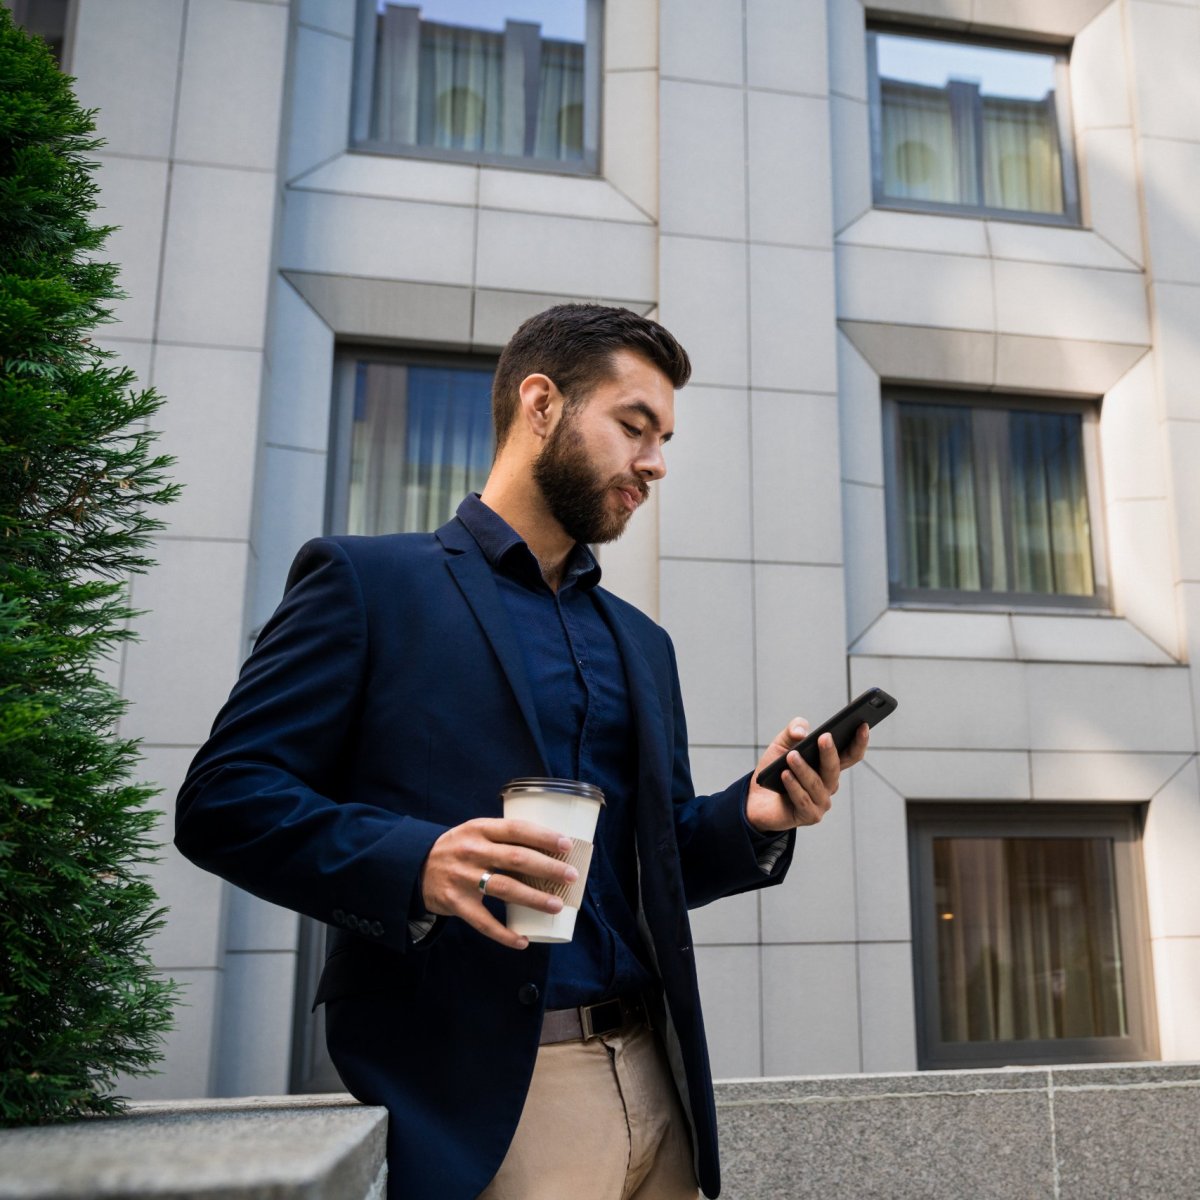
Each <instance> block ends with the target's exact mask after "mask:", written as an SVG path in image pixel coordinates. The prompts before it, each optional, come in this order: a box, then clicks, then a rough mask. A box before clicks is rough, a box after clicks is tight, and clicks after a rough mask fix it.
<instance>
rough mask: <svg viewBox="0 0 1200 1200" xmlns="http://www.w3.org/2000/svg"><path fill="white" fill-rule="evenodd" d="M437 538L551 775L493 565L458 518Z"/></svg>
mask: <svg viewBox="0 0 1200 1200" xmlns="http://www.w3.org/2000/svg"><path fill="white" fill-rule="evenodd" d="M437 536H438V538H439V539H440V540H441V542H442V544H443V545H444V546H445V547H446V548H447V549H448V550H450V551H451V553H450V555H449V556H448V557H447V559H446V566H447V568H448V569H449V571H450V574H451V575H452V576H453V577H454V581H455V583H457V584H458V587H459V590H460V591H461V592H462V594H463V598H464V599H465V600H466V602H467V604H468V605H470V607H471V611H472V612H473V613H474V614H475V619H476V620H477V621H478V622H479V625H480V628H482V630H483V632H484V634H485V635H486V637H487V639H488V641H489V642H490V643H491V646H492V649H493V650H494V651H495V653H496V657H497V658H498V659H499V660H500V666H501V668H502V669H503V671H504V674H505V676H506V677H507V679H508V682H509V685H510V686H511V688H512V690H513V695H514V696H515V697H516V701H517V707H518V708H519V709H520V710H521V715H522V716H523V717H524V718H525V723H526V724H527V725H528V726H529V732H530V733H531V734H532V736H533V741H534V745H535V746H536V747H537V752H538V757H539V758H540V759H541V763H542V770H543V771H544V772H545V773H547V774H549V771H550V768H549V766H548V765H547V764H548V762H549V760H548V758H547V756H546V745H545V743H544V742H543V740H542V729H541V726H540V725H539V724H538V718H537V709H536V707H535V706H534V703H533V689H532V688H531V687H530V686H529V676H528V675H527V674H526V673H525V662H524V659H522V657H521V647H520V646H518V645H517V639H516V636H515V635H514V633H513V629H512V622H511V621H510V620H509V618H508V613H507V611H506V610H505V608H504V601H503V600H502V599H501V598H500V590H499V588H497V587H496V580H495V578H494V576H493V575H492V568H491V565H490V564H489V563H488V561H487V559H486V558H485V557H484V556H483V552H482V551H481V550H480V549H479V546H478V544H477V543H476V541H475V539H474V538H473V537H471V535H470V533H468V532H467V530H466V528H465V527H464V526H463V525H462V523H461V522H460V521H458V520H457V519H455V520H452V521H450V522H449V523H448V524H446V525H443V526H442V527H441V529H439V530H438V531H437Z"/></svg>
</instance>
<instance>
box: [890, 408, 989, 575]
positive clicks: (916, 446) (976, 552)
mask: <svg viewBox="0 0 1200 1200" xmlns="http://www.w3.org/2000/svg"><path fill="white" fill-rule="evenodd" d="M899 413H900V415H899V421H898V425H899V437H900V473H901V479H902V481H903V484H902V492H903V494H902V497H901V522H902V532H903V545H904V561H903V567H902V574H901V582H902V584H903V586H904V587H911V588H956V589H961V590H963V591H978V590H979V588H980V587H981V586H982V578H981V570H980V548H979V515H978V513H977V510H976V498H975V497H976V488H975V463H974V459H973V455H972V439H971V412H970V410H969V409H966V408H959V407H954V406H950V405H925V404H902V405H900V409H899Z"/></svg>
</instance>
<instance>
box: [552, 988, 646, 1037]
mask: <svg viewBox="0 0 1200 1200" xmlns="http://www.w3.org/2000/svg"><path fill="white" fill-rule="evenodd" d="M648 1024H649V1018H648V1016H647V1015H646V1006H645V1004H643V1003H642V998H641V996H618V997H617V998H616V999H615V1000H601V1001H600V1003H599V1004H583V1005H581V1006H580V1007H579V1008H548V1009H546V1012H545V1014H544V1015H543V1017H542V1036H541V1039H540V1042H541V1045H543V1046H548V1045H552V1044H553V1043H555V1042H579V1041H583V1042H590V1041H591V1040H592V1039H593V1038H598V1037H603V1036H604V1034H606V1033H616V1032H617V1031H618V1030H619V1029H625V1028H627V1027H628V1026H631V1025H648Z"/></svg>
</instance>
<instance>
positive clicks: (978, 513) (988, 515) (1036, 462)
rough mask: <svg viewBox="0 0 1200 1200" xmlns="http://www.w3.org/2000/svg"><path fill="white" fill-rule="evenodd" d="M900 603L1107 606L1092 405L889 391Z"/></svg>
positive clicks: (893, 583)
mask: <svg viewBox="0 0 1200 1200" xmlns="http://www.w3.org/2000/svg"><path fill="white" fill-rule="evenodd" d="M884 425H885V429H886V437H887V444H888V453H887V458H886V464H885V465H886V487H887V496H888V503H887V510H888V564H889V584H890V590H891V598H892V600H893V602H899V603H904V602H906V601H908V602H919V603H929V602H934V603H937V602H946V603H952V604H962V603H973V604H997V605H1013V604H1022V605H1039V606H1053V607H1062V606H1073V607H1091V608H1098V607H1103V606H1105V605H1106V604H1107V596H1108V588H1107V578H1106V574H1105V569H1104V560H1103V555H1102V554H1100V553H1099V550H1098V544H1097V543H1098V540H1099V539H1098V538H1097V535H1096V531H1097V530H1098V529H1099V528H1100V527H1101V524H1100V515H1099V514H1100V505H1099V503H1098V501H1099V483H1098V478H1097V476H1098V464H1097V461H1096V460H1097V453H1096V442H1095V434H1096V430H1095V426H1096V408H1095V406H1094V405H1084V404H1079V403H1071V402H1067V401H1054V400H1031V399H1028V398H1016V397H1013V398H1009V399H999V398H997V397H995V396H991V395H988V396H986V397H978V396H972V395H970V394H963V393H952V392H937V391H920V390H916V389H900V388H893V389H887V390H885V393H884Z"/></svg>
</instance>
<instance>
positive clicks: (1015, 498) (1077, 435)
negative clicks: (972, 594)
mask: <svg viewBox="0 0 1200 1200" xmlns="http://www.w3.org/2000/svg"><path fill="white" fill-rule="evenodd" d="M1082 435H1083V427H1082V420H1081V418H1080V417H1079V415H1078V414H1076V413H1023V412H1014V413H1010V414H1009V464H1010V488H1009V490H1010V495H1011V497H1012V501H1011V504H1012V512H1011V520H1010V527H1011V529H1012V547H1013V573H1014V575H1015V577H1016V578H1015V580H1014V583H1013V586H1014V589H1015V590H1016V591H1019V592H1047V593H1056V594H1058V595H1068V596H1090V595H1092V594H1093V592H1094V591H1095V580H1094V578H1093V575H1092V537H1091V527H1090V523H1089V520H1088V503H1087V483H1086V479H1085V468H1084V462H1083V445H1082Z"/></svg>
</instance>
